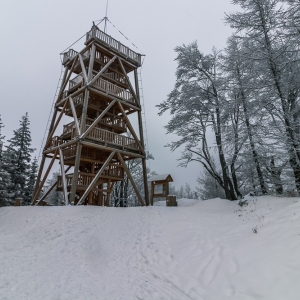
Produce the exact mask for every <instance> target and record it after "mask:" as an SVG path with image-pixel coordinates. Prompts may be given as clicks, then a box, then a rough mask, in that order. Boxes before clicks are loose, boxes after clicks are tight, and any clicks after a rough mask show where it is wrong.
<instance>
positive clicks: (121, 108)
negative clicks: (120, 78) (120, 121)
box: [118, 101, 146, 155]
mask: <svg viewBox="0 0 300 300" xmlns="http://www.w3.org/2000/svg"><path fill="white" fill-rule="evenodd" d="M118 106H119V108H120V110H121V112H122V114H123V116H124V118H125V120H126V124H127V126H128V129H129V131H130V133H131V134H132V136H133V137H134V139H135V141H136V143H137V144H138V146H139V148H140V150H141V152H142V153H143V154H144V155H145V154H146V153H145V149H144V147H143V146H142V145H141V143H140V141H139V139H138V137H137V135H136V134H135V132H134V129H133V128H132V126H131V123H130V121H129V119H128V117H127V115H126V113H125V111H124V108H123V106H122V104H121V103H120V102H119V101H118Z"/></svg>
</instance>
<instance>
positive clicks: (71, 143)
mask: <svg viewBox="0 0 300 300" xmlns="http://www.w3.org/2000/svg"><path fill="white" fill-rule="evenodd" d="M75 143H76V141H75V140H71V141H69V142H67V143H64V144H62V145H59V146H55V147H53V148H51V149H48V150H45V151H44V152H43V154H48V153H52V152H53V151H55V150H58V149H59V148H62V149H63V148H65V147H68V146H71V145H73V144H75Z"/></svg>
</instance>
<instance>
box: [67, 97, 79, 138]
mask: <svg viewBox="0 0 300 300" xmlns="http://www.w3.org/2000/svg"><path fill="white" fill-rule="evenodd" d="M69 100H70V106H71V110H72V115H73V117H74V122H75V125H76V128H77V130H78V135H80V134H81V133H80V128H79V122H78V119H77V114H76V110H75V106H74V102H73V98H72V97H71V96H70V97H69Z"/></svg>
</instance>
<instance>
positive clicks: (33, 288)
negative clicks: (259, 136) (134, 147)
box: [0, 196, 300, 300]
mask: <svg viewBox="0 0 300 300" xmlns="http://www.w3.org/2000/svg"><path fill="white" fill-rule="evenodd" d="M299 200H300V199H299V198H274V197H271V196H266V197H260V198H251V199H250V201H249V205H248V206H247V207H243V208H241V207H239V206H238V205H237V202H229V201H226V200H221V199H213V200H208V201H194V200H188V199H182V200H179V205H180V206H179V207H165V206H154V207H148V208H146V207H145V208H138V207H137V208H105V207H87V206H81V207H71V206H70V207H7V208H0V299H1V300H4V299H7V300H12V299H17V300H23V299H24V300H25V299H30V300H41V299H51V300H52V299H55V300H69V299H72V300H74V299H87V300H94V299H105V300H106V299H108V300H110V299H112V300H113V299H124V300H125V299H126V300H127V299H128V300H130V299H166V300H167V299H178V300H185V299H195V300H198V299H199V300H201V299H207V300H224V299H233V300H237V299H238V300H243V299H245V300H248V299H249V300H252V299H253V300H254V299H255V300H257V299H270V300H277V299H278V300H299V299H300V255H299V254H300V218H299V216H300V201H299ZM254 229H255V230H254ZM253 231H256V232H257V233H254V232H253Z"/></svg>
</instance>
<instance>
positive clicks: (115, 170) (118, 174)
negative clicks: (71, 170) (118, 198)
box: [57, 165, 124, 188]
mask: <svg viewBox="0 0 300 300" xmlns="http://www.w3.org/2000/svg"><path fill="white" fill-rule="evenodd" d="M102 176H109V177H115V178H119V179H123V178H124V169H123V168H122V167H121V166H119V165H109V166H107V167H106V169H105V170H104V171H103V173H102V174H101V176H100V178H101V177H102ZM73 177H74V174H67V175H66V185H67V187H70V186H72V184H73ZM94 178H95V174H91V173H84V172H78V180H77V187H85V188H86V187H88V186H89V185H90V184H91V182H92V181H93V179H94ZM100 180H101V179H99V182H100ZM57 187H58V188H62V187H63V182H62V176H61V175H59V176H57Z"/></svg>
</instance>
